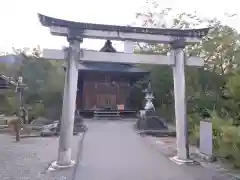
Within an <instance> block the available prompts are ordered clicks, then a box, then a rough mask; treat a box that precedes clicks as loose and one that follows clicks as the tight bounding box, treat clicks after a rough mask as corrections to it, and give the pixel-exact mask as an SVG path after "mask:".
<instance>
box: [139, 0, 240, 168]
mask: <svg viewBox="0 0 240 180" xmlns="http://www.w3.org/2000/svg"><path fill="white" fill-rule="evenodd" d="M147 6H148V8H147V9H146V11H142V12H140V13H137V18H138V20H140V22H141V23H142V25H143V26H144V27H158V28H198V27H200V26H201V27H203V26H205V27H206V26H207V27H211V29H210V31H209V33H208V35H207V36H206V37H203V41H202V43H200V44H198V45H188V46H187V47H186V48H185V52H186V53H187V54H188V55H190V56H200V57H202V58H204V60H205V65H204V68H193V67H191V68H186V91H187V113H188V121H189V132H190V142H191V143H192V144H198V141H199V123H200V120H201V118H203V114H204V113H205V111H208V112H210V114H211V118H212V121H213V143H214V152H215V153H216V154H217V155H218V156H221V157H225V158H228V159H229V160H230V161H231V162H232V164H233V165H234V166H235V167H240V155H239V154H240V138H239V133H240V129H239V128H240V126H239V125H240V113H239V112H240V68H239V64H240V43H239V42H240V41H239V40H240V35H239V33H238V32H237V31H236V30H235V29H234V28H232V27H230V26H227V25H223V24H222V23H221V22H220V21H219V20H217V19H207V18H200V17H199V16H198V15H197V13H196V12H194V13H192V14H190V13H180V14H174V11H173V10H172V9H170V8H167V9H161V6H159V4H158V3H157V2H156V1H154V0H149V1H148V2H147ZM135 51H136V52H137V53H147V54H151V53H158V54H167V53H168V52H169V51H170V47H169V45H165V44H146V43H145V44H144V43H142V44H140V43H138V44H137V46H136V50H135ZM148 68H149V67H148ZM150 79H151V82H152V85H153V89H154V92H155V97H156V99H155V105H156V109H157V111H159V112H160V115H161V116H163V117H166V118H167V119H168V120H173V119H174V101H173V100H174V94H173V78H172V70H171V69H170V68H166V67H158V66H154V67H152V68H151V75H150Z"/></svg>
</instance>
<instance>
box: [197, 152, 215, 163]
mask: <svg viewBox="0 0 240 180" xmlns="http://www.w3.org/2000/svg"><path fill="white" fill-rule="evenodd" d="M196 154H197V155H198V156H199V157H200V158H201V159H202V160H204V161H208V162H215V161H216V160H217V158H216V156H214V155H207V154H204V153H202V152H200V151H199V150H196Z"/></svg>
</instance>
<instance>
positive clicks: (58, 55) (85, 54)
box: [43, 49, 204, 66]
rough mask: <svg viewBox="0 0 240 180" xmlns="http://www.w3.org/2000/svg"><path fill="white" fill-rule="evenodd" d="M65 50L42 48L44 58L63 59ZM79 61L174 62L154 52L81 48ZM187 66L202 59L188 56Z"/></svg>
mask: <svg viewBox="0 0 240 180" xmlns="http://www.w3.org/2000/svg"><path fill="white" fill-rule="evenodd" d="M64 57H65V52H64V51H63V50H57V49H44V50H43V58H44V59H54V60H64ZM80 60H81V61H94V62H111V63H127V64H155V65H170V66H171V65H174V64H175V62H174V60H173V59H172V58H171V57H170V56H164V55H156V54H131V53H127V54H126V53H107V52H97V51H90V50H81V57H80ZM186 65H187V66H203V65H204V61H203V59H202V58H199V57H190V58H189V59H187V61H186Z"/></svg>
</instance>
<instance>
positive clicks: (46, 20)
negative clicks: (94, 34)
mask: <svg viewBox="0 0 240 180" xmlns="http://www.w3.org/2000/svg"><path fill="white" fill-rule="evenodd" d="M38 16H39V20H40V22H41V24H42V25H43V26H46V27H50V26H60V27H68V28H73V29H75V30H84V29H92V30H100V31H118V32H125V33H142V34H145V33H146V34H156V35H166V36H177V37H203V36H205V35H206V34H207V33H208V30H209V28H203V29H184V30H183V29H157V28H142V27H130V26H116V25H102V24H91V23H82V22H74V21H67V20H63V19H57V18H53V17H49V16H45V15H42V14H38Z"/></svg>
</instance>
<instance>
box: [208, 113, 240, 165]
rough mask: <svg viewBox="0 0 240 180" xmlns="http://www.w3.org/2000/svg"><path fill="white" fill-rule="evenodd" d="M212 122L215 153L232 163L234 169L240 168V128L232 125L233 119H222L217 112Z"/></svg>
mask: <svg viewBox="0 0 240 180" xmlns="http://www.w3.org/2000/svg"><path fill="white" fill-rule="evenodd" d="M212 122H213V147H214V153H215V154H216V156H218V157H223V158H225V159H227V160H228V161H230V162H231V164H232V165H233V167H234V168H240V127H237V126H234V125H232V122H233V120H232V119H230V118H229V119H222V118H220V117H219V116H218V115H217V114H216V113H215V112H214V113H212Z"/></svg>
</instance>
